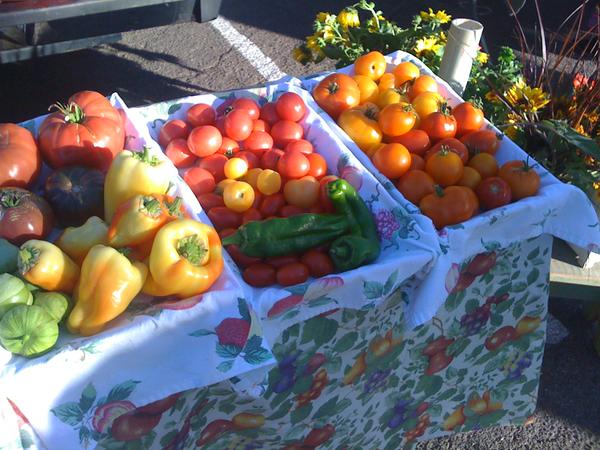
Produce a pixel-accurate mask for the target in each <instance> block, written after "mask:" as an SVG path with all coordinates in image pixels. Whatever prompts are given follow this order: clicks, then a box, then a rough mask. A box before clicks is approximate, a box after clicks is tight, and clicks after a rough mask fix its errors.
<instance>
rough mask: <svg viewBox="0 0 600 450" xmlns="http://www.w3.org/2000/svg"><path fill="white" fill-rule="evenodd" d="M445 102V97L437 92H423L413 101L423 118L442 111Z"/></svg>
mask: <svg viewBox="0 0 600 450" xmlns="http://www.w3.org/2000/svg"><path fill="white" fill-rule="evenodd" d="M443 103H444V97H442V96H441V95H440V94H438V93H437V92H423V93H422V94H419V95H417V96H416V97H415V98H414V100H413V101H412V105H413V107H414V108H415V111H416V112H417V114H418V115H419V117H420V118H421V119H424V118H425V117H427V116H428V115H429V114H431V113H434V112H437V111H440V109H441V107H442V104H443Z"/></svg>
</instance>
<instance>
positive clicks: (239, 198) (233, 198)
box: [223, 181, 254, 213]
mask: <svg viewBox="0 0 600 450" xmlns="http://www.w3.org/2000/svg"><path fill="white" fill-rule="evenodd" d="M223 202H224V203H225V206H227V208H229V209H231V210H232V211H235V212H240V213H241V212H244V211H246V210H248V209H250V208H251V207H252V203H254V188H253V187H252V186H250V185H249V184H248V183H246V182H245V181H234V182H233V183H230V184H228V185H227V186H226V187H225V191H224V192H223Z"/></svg>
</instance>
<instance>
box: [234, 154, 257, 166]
mask: <svg viewBox="0 0 600 450" xmlns="http://www.w3.org/2000/svg"><path fill="white" fill-rule="evenodd" d="M235 156H236V157H237V158H242V159H243V160H244V161H246V162H247V163H248V170H250V169H256V168H257V167H259V166H260V159H259V158H258V156H257V155H256V154H254V153H252V152H248V151H242V152H239V153H236V154H235Z"/></svg>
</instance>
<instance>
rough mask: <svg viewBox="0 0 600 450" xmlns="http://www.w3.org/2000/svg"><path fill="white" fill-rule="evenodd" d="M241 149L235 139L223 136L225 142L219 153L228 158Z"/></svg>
mask: <svg viewBox="0 0 600 450" xmlns="http://www.w3.org/2000/svg"><path fill="white" fill-rule="evenodd" d="M239 151H240V146H239V145H238V143H237V142H235V141H234V140H233V139H231V138H228V137H227V136H223V142H222V144H221V147H219V150H217V153H220V154H222V155H225V156H227V157H228V158H231V157H233V155H235V154H236V153H237V152H239Z"/></svg>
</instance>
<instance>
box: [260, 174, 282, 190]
mask: <svg viewBox="0 0 600 450" xmlns="http://www.w3.org/2000/svg"><path fill="white" fill-rule="evenodd" d="M256 187H257V188H258V190H259V191H260V192H262V193H263V194H265V195H272V194H276V193H277V192H279V191H280V190H281V175H279V173H278V172H275V171H274V170H271V169H265V170H263V171H261V173H260V174H259V175H258V179H257V183H256Z"/></svg>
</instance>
